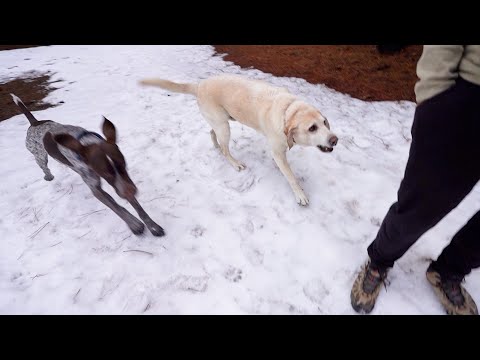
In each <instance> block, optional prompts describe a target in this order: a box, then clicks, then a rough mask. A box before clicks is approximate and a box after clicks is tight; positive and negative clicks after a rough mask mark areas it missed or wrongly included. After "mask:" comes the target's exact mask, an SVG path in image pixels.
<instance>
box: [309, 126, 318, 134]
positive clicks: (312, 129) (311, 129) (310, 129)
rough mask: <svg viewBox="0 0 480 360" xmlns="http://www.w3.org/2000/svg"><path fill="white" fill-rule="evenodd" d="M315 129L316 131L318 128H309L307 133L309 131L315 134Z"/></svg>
mask: <svg viewBox="0 0 480 360" xmlns="http://www.w3.org/2000/svg"><path fill="white" fill-rule="evenodd" d="M317 129H318V126H317V125H312V126H310V128H309V129H308V131H310V132H315V131H317Z"/></svg>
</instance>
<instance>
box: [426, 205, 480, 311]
mask: <svg viewBox="0 0 480 360" xmlns="http://www.w3.org/2000/svg"><path fill="white" fill-rule="evenodd" d="M478 267H480V211H479V212H477V213H476V214H475V215H474V216H473V217H472V218H471V219H470V221H468V223H467V224H466V225H465V226H464V227H463V228H462V229H461V230H460V231H459V232H458V233H457V234H456V235H455V236H454V237H453V239H452V241H451V243H450V244H449V245H448V246H447V247H446V248H445V249H444V250H443V251H442V253H441V254H440V256H439V257H438V259H437V261H433V262H432V263H431V264H430V266H429V268H428V270H427V279H428V281H429V282H430V284H431V285H432V286H433V289H434V291H435V294H436V295H437V297H438V298H439V300H440V302H441V304H442V305H443V307H444V308H445V310H446V312H447V314H459V315H468V314H472V315H478V309H477V305H476V304H475V301H474V300H473V299H472V297H471V295H470V294H469V293H468V291H467V290H466V289H465V288H464V287H463V286H462V285H461V282H462V280H463V278H464V277H465V276H466V275H468V274H470V272H471V271H472V269H475V268H478Z"/></svg>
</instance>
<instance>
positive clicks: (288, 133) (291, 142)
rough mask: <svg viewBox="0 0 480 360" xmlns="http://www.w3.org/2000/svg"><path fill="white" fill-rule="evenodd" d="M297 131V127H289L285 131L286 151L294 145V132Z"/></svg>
mask: <svg viewBox="0 0 480 360" xmlns="http://www.w3.org/2000/svg"><path fill="white" fill-rule="evenodd" d="M296 131H297V127H296V126H295V127H291V128H287V129H285V135H286V136H287V145H288V149H289V150H290V149H291V148H292V147H293V145H294V144H295V139H294V138H293V137H294V135H295V132H296Z"/></svg>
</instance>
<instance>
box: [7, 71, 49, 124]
mask: <svg viewBox="0 0 480 360" xmlns="http://www.w3.org/2000/svg"><path fill="white" fill-rule="evenodd" d="M50 77H51V75H50V74H47V73H38V72H31V73H25V74H24V75H23V76H22V77H21V78H16V79H13V80H10V81H8V82H5V83H0V121H2V120H6V119H9V118H11V117H12V116H15V115H18V114H21V112H20V110H19V108H18V107H17V106H16V105H15V103H14V102H13V100H12V97H11V96H10V93H12V94H15V95H17V96H18V97H19V98H20V99H22V101H23V102H24V103H25V105H26V106H27V107H28V109H29V110H30V111H38V110H45V109H48V108H50V107H53V106H55V105H56V104H51V103H48V102H45V101H43V99H45V97H46V96H47V95H48V94H49V93H50V92H51V91H53V90H55V88H54V87H52V86H51V84H52V81H51V79H50Z"/></svg>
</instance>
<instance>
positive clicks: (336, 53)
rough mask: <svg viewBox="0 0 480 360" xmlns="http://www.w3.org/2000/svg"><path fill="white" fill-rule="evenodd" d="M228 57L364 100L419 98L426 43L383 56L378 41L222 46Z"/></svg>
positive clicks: (240, 62)
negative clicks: (418, 72) (417, 90)
mask: <svg viewBox="0 0 480 360" xmlns="http://www.w3.org/2000/svg"><path fill="white" fill-rule="evenodd" d="M215 48H216V51H217V53H219V54H227V55H226V56H225V60H228V61H232V62H234V63H235V64H237V65H239V66H241V67H243V68H248V67H251V66H252V67H254V68H256V69H259V70H261V71H264V72H268V73H271V74H273V75H276V76H287V77H299V78H303V79H305V80H307V81H308V82H310V83H313V84H325V85H327V86H328V87H330V88H332V89H335V90H337V91H340V92H342V93H346V94H349V95H351V96H352V97H355V98H358V99H361V100H371V101H382V100H409V101H415V98H414V91H413V89H414V85H415V82H416V81H417V76H416V64H417V61H418V59H419V58H420V55H421V52H422V46H421V45H410V46H407V47H406V48H404V49H403V50H401V51H400V52H398V53H394V54H380V53H379V52H378V51H377V49H376V46H375V45H217V46H215Z"/></svg>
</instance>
